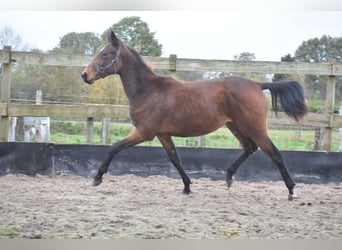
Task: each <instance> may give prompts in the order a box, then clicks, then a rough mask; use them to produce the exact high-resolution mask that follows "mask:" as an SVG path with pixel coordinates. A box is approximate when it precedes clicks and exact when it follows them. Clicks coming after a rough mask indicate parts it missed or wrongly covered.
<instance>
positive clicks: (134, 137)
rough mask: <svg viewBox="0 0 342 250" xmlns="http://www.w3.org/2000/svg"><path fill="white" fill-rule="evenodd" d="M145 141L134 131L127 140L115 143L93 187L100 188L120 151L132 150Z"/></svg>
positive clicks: (98, 172)
mask: <svg viewBox="0 0 342 250" xmlns="http://www.w3.org/2000/svg"><path fill="white" fill-rule="evenodd" d="M143 141H145V140H144V139H143V137H142V136H141V135H140V134H139V132H138V131H137V130H135V131H133V132H132V133H131V134H130V135H129V136H127V137H126V138H125V139H123V140H121V141H119V142H116V143H114V144H113V145H112V146H111V148H110V150H109V151H108V153H107V156H106V158H105V160H104V161H103V162H102V164H101V165H100V167H99V169H98V171H97V174H96V176H95V178H94V181H93V186H98V185H100V184H101V183H102V176H103V175H104V174H105V173H107V171H108V167H109V164H110V163H111V161H112V160H113V158H114V156H115V155H116V154H117V153H119V152H120V151H122V150H124V149H127V148H130V147H132V146H134V145H137V144H139V143H141V142H143Z"/></svg>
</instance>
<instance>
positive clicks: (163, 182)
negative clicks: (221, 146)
mask: <svg viewBox="0 0 342 250" xmlns="http://www.w3.org/2000/svg"><path fill="white" fill-rule="evenodd" d="M234 184H235V185H234V186H233V187H232V189H231V190H227V188H226V185H225V183H224V182H223V181H212V180H210V179H197V180H193V185H192V191H193V193H192V194H190V195H183V194H181V190H182V183H181V180H175V179H170V178H167V177H164V176H153V177H148V178H143V177H137V176H133V175H124V176H109V175H106V176H105V179H104V182H103V184H102V185H101V186H99V187H96V188H94V187H92V186H91V180H90V179H86V178H83V177H78V176H58V177H56V178H49V177H46V176H37V177H28V176H23V175H7V176H2V177H0V190H1V192H0V238H44V239H51V238H52V239H53V238H111V239H117V238H124V239H125V238H157V239H164V238H167V239H175V238H177V239H179V238H186V239H201V238H205V239H211V238H219V239H225V238H239V239H248V238H262V239H265V238H281V239H283V238H288V239H297V238H305V239H316V238H319V239H337V238H338V239H341V238H342V209H341V208H342V185H341V184H327V185H307V184H298V185H297V191H298V193H299V195H300V197H301V198H300V199H299V200H296V201H292V202H289V201H288V200H287V190H286V188H285V186H284V184H283V182H261V183H260V182H259V183H248V182H236V183H234Z"/></svg>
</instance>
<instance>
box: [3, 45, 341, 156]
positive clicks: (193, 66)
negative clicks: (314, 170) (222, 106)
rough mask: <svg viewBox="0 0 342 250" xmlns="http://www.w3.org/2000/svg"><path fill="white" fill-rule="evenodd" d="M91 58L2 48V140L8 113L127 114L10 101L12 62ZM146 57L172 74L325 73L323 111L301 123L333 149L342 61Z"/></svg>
mask: <svg viewBox="0 0 342 250" xmlns="http://www.w3.org/2000/svg"><path fill="white" fill-rule="evenodd" d="M91 59H92V56H87V55H62V54H47V53H38V52H22V51H11V47H9V46H6V47H5V48H4V50H0V63H1V64H2V85H1V96H0V116H1V119H0V141H7V138H8V130H9V117H17V116H37V117H41V116H49V117H73V118H76V117H79V118H85V119H88V121H92V119H93V118H114V117H128V116H129V114H128V107H127V106H122V105H96V104H89V105H67V104H41V105H35V104H15V103H11V102H10V85H11V71H12V63H13V62H16V63H18V64H33V65H55V66H68V67H75V66H85V65H87V64H88V63H89V62H90V61H91ZM144 60H145V61H146V62H147V63H148V64H150V65H152V67H153V68H154V69H160V70H168V71H169V72H170V74H172V73H174V72H176V71H198V72H210V71H214V72H221V71H222V72H236V73H262V74H270V73H279V74H300V75H309V74H313V75H326V76H327V78H328V81H327V86H326V88H327V96H326V102H325V109H324V110H325V112H324V113H323V114H315V113H309V114H308V116H306V118H305V120H304V122H303V123H302V124H301V125H302V126H308V127H315V128H323V129H324V133H323V149H324V150H325V151H330V149H331V135H332V130H333V129H336V128H340V127H342V117H341V116H338V115H337V114H334V112H333V111H334V104H335V89H336V88H335V87H336V76H342V64H338V63H336V62H331V63H306V62H260V61H234V60H200V59H183V58H177V56H176V55H171V56H170V57H169V58H162V57H144ZM268 122H269V124H270V125H284V124H287V125H295V122H294V121H292V120H290V119H288V118H287V117H286V116H283V115H281V119H277V118H275V117H274V115H273V114H272V113H271V112H269V120H268Z"/></svg>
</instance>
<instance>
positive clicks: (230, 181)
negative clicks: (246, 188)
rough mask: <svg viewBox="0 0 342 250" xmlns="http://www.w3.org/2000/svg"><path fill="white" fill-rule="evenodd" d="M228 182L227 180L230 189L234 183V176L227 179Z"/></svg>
mask: <svg viewBox="0 0 342 250" xmlns="http://www.w3.org/2000/svg"><path fill="white" fill-rule="evenodd" d="M226 182H227V187H228V189H229V188H230V187H231V186H232V185H233V183H234V176H233V177H232V178H231V179H227V180H226Z"/></svg>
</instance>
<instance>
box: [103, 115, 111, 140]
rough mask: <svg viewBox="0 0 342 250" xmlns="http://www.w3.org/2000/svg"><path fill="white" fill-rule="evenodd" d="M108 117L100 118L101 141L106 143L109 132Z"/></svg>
mask: <svg viewBox="0 0 342 250" xmlns="http://www.w3.org/2000/svg"><path fill="white" fill-rule="evenodd" d="M109 125H110V118H102V130H101V143H102V144H107V143H108V141H109V139H108V134H109Z"/></svg>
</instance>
